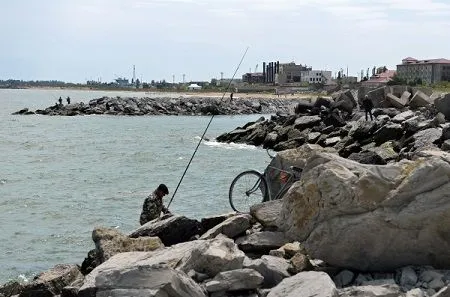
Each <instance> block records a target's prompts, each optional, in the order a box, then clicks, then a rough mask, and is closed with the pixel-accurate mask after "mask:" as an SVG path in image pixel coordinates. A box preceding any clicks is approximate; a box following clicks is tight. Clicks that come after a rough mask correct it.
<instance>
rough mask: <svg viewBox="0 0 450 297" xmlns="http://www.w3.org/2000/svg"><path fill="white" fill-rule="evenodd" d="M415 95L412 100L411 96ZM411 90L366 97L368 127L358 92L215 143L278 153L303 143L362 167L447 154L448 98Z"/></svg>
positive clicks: (267, 121) (387, 90) (256, 124)
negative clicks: (434, 151) (423, 153)
mask: <svg viewBox="0 0 450 297" xmlns="http://www.w3.org/2000/svg"><path fill="white" fill-rule="evenodd" d="M413 92H415V93H414V95H412V93H413ZM424 92H427V91H426V90H424V91H421V90H414V89H412V88H410V87H402V86H395V87H383V88H379V89H375V90H372V91H370V92H368V93H366V94H367V95H368V96H369V98H370V99H371V100H372V102H373V103H374V106H375V109H374V110H373V116H374V120H373V121H370V120H369V121H366V120H365V119H364V112H363V111H360V109H359V106H360V103H361V100H362V97H363V96H365V94H364V93H363V92H361V90H360V92H359V93H358V92H354V91H352V90H347V91H340V92H336V93H334V94H333V95H332V96H331V98H325V97H319V98H317V100H315V101H314V102H313V103H306V102H300V103H298V105H297V107H296V114H283V113H278V114H277V115H274V116H271V118H270V119H265V118H260V119H259V120H258V121H256V122H250V123H247V124H246V125H244V126H243V127H237V128H236V129H235V130H233V131H231V132H229V133H224V134H222V135H220V136H218V137H217V141H219V142H236V143H246V144H250V145H255V146H263V147H264V148H268V149H273V150H275V151H282V150H285V149H290V148H295V147H298V146H300V145H302V144H304V143H310V144H319V145H320V146H322V147H330V148H333V149H335V150H336V151H337V152H338V154H339V155H340V156H342V157H345V158H349V159H351V160H355V161H358V162H361V163H365V164H387V163H390V162H396V161H399V160H401V159H405V158H406V159H408V158H410V156H411V154H412V153H414V152H415V151H417V150H420V149H423V148H426V147H430V146H433V147H439V148H441V149H443V150H450V123H449V121H450V94H447V95H443V94H431V92H427V93H429V94H430V96H428V95H427V94H425V93H424Z"/></svg>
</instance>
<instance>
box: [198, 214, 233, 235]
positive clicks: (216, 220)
mask: <svg viewBox="0 0 450 297" xmlns="http://www.w3.org/2000/svg"><path fill="white" fill-rule="evenodd" d="M234 215H236V213H234V212H231V213H226V214H221V215H215V216H209V217H206V218H202V219H201V220H200V225H201V227H202V231H203V233H204V232H206V231H208V230H209V229H212V228H214V227H215V226H217V225H219V224H220V223H222V222H223V221H225V220H226V219H228V218H230V217H232V216H234Z"/></svg>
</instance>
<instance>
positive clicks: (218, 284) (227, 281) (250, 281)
mask: <svg viewBox="0 0 450 297" xmlns="http://www.w3.org/2000/svg"><path fill="white" fill-rule="evenodd" d="M263 280H264V277H263V276H262V275H261V274H260V273H258V272H257V271H256V270H253V269H248V268H244V269H236V270H229V271H224V272H220V273H219V274H217V275H216V276H215V277H214V278H213V279H212V280H211V281H208V282H207V283H206V284H205V288H206V290H207V291H208V292H217V291H239V290H252V289H256V288H258V287H259V286H260V285H261V284H262V283H263Z"/></svg>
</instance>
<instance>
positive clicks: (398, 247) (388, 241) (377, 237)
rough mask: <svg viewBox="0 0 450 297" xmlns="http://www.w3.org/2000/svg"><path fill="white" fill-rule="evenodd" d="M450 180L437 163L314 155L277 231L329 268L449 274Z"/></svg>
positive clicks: (449, 170) (448, 169)
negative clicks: (426, 268) (425, 269)
mask: <svg viewBox="0 0 450 297" xmlns="http://www.w3.org/2000/svg"><path fill="white" fill-rule="evenodd" d="M449 176H450V164H449V162H447V161H446V160H445V159H442V158H435V157H429V158H427V159H421V158H418V159H417V160H413V161H407V160H403V161H401V162H398V163H394V164H390V165H386V166H373V165H364V164H359V163H356V162H352V161H350V160H347V159H344V158H341V157H339V156H336V155H335V154H328V153H317V154H315V155H313V156H311V157H310V158H309V159H308V162H307V164H306V165H305V168H304V171H303V174H302V179H301V180H300V181H299V182H297V183H295V184H294V185H293V186H292V187H291V189H290V191H289V192H288V194H287V195H286V196H285V197H284V198H283V207H282V211H281V218H280V223H281V224H282V225H281V226H280V230H283V231H285V232H286V235H287V236H288V237H290V238H292V239H294V240H298V241H300V242H302V243H303V244H304V245H305V247H306V249H307V251H308V253H309V255H310V256H312V257H313V258H317V259H322V260H324V261H325V262H327V263H328V264H330V265H332V266H337V267H342V268H349V269H358V270H362V271H380V270H381V271H389V270H392V269H396V268H400V267H404V266H407V265H432V266H435V267H448V266H450V256H449V254H448V253H447V252H446V251H448V250H449V249H450V242H448V241H447V240H445V239H444V238H443V237H442V236H441V235H440V234H446V232H450V223H449V224H444V223H443V222H447V220H448V218H449V217H450V216H449V212H448V211H449V209H450V204H449V203H450V199H447V198H448V197H449V194H448V193H450V178H449ZM411 228H412V229H413V230H416V232H419V233H420V234H421V236H420V237H419V238H418V237H417V236H416V233H415V232H411V230H412V229H411ZM412 242H413V243H414V244H411V243H412ZM381 251H382V252H381ZM423 251H427V253H425V254H424V253H423Z"/></svg>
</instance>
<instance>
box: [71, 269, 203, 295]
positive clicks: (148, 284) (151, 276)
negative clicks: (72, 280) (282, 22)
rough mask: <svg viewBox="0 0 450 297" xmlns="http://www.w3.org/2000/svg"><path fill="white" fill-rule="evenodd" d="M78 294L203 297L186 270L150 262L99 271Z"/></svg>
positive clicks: (200, 289) (199, 288)
mask: <svg viewBox="0 0 450 297" xmlns="http://www.w3.org/2000/svg"><path fill="white" fill-rule="evenodd" d="M78 296H79V297H88V296H89V297H90V296H93V297H94V296H104V297H106V296H124V297H125V296H142V297H144V296H153V297H157V296H180V297H181V296H186V297H188V296H189V297H206V294H205V293H204V292H203V290H202V288H201V287H200V286H199V285H198V284H197V283H195V282H194V281H193V280H192V279H191V278H189V277H188V276H187V275H186V274H185V273H183V272H181V271H178V270H175V269H173V268H170V267H169V266H167V265H151V266H147V265H145V266H139V267H129V268H122V269H110V270H102V271H100V272H99V273H98V274H97V276H96V278H95V280H94V282H93V283H92V286H91V287H83V288H82V289H81V290H80V292H79V294H78Z"/></svg>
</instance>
